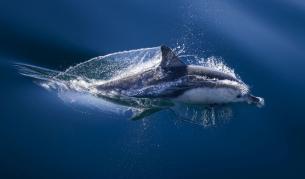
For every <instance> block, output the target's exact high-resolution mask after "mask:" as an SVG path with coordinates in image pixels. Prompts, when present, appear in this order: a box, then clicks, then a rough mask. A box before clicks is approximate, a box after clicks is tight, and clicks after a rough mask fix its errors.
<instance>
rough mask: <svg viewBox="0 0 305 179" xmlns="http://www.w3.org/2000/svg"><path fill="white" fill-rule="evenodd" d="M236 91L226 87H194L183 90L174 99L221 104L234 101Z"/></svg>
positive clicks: (185, 101) (186, 101)
mask: <svg viewBox="0 0 305 179" xmlns="http://www.w3.org/2000/svg"><path fill="white" fill-rule="evenodd" d="M237 94H238V92H237V91H236V90H234V89H228V88H195V89H191V90H188V91H185V92H184V93H183V94H182V95H180V96H178V97H177V98H175V99H174V100H175V101H179V102H184V103H194V104H222V103H230V102H235V101H234V100H236V95H237Z"/></svg>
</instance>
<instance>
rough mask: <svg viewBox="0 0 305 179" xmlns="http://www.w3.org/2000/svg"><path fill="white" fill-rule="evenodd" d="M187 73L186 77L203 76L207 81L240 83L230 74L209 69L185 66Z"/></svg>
mask: <svg viewBox="0 0 305 179" xmlns="http://www.w3.org/2000/svg"><path fill="white" fill-rule="evenodd" d="M187 73H188V75H197V76H204V77H206V78H208V79H216V80H230V81H236V82H240V80H239V79H238V78H236V77H234V76H232V75H230V74H227V73H224V72H221V71H218V70H215V69H212V68H209V67H203V66H194V65H189V66H187Z"/></svg>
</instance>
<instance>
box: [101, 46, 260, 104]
mask: <svg viewBox="0 0 305 179" xmlns="http://www.w3.org/2000/svg"><path fill="white" fill-rule="evenodd" d="M161 52H162V60H161V63H160V65H159V66H158V67H157V68H153V69H149V70H147V71H144V72H141V73H138V74H134V75H131V76H128V77H125V78H121V79H116V80H112V81H109V82H107V83H104V84H102V85H98V86H96V89H97V90H99V91H103V92H111V93H117V94H119V95H123V96H127V97H135V98H160V99H169V100H172V101H178V102H183V103H192V104H223V103H231V102H248V103H254V104H256V105H258V106H262V105H263V103H264V101H263V99H262V98H259V97H255V96H253V95H251V94H249V89H248V87H247V85H246V84H244V83H243V82H242V81H241V80H240V79H239V78H237V77H235V76H232V75H230V74H226V73H224V72H220V71H217V70H215V69H211V68H208V67H202V66H193V65H186V64H184V63H183V62H182V61H181V60H180V59H179V58H178V57H177V56H176V55H175V54H174V53H173V52H172V50H171V49H170V48H168V47H166V46H161Z"/></svg>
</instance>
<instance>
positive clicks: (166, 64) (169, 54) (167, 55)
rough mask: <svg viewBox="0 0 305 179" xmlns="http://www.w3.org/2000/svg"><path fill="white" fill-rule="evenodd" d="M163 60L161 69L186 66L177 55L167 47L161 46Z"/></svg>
mask: <svg viewBox="0 0 305 179" xmlns="http://www.w3.org/2000/svg"><path fill="white" fill-rule="evenodd" d="M161 53H162V59H161V63H160V66H161V68H170V67H181V66H185V64H184V63H183V62H182V61H181V60H180V59H179V58H178V57H177V56H176V55H175V53H174V52H173V51H172V50H171V49H170V48H169V47H167V46H165V45H162V46H161Z"/></svg>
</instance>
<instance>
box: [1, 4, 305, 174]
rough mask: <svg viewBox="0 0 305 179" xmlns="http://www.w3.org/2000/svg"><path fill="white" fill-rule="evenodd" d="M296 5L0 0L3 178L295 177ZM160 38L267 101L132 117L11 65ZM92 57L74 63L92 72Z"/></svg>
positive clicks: (299, 59) (301, 49)
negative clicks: (233, 76) (230, 75)
mask: <svg viewBox="0 0 305 179" xmlns="http://www.w3.org/2000/svg"><path fill="white" fill-rule="evenodd" d="M304 12H305V3H303V2H302V1H298V0H290V1H288V0H280V1H275V0H270V1H267V2H266V1H241V0H232V1H230V2H229V1H221V0H213V1H212V0H211V1H210V0H208V1H191V2H190V1H184V0H178V1H175V2H171V1H159V0H157V1H145V2H144V1H143V2H142V1H137V0H136V1H124V2H120V1H91V0H90V1H86V2H75V1H73V2H72V1H69V0H64V1H62V0H61V1H49V2H40V1H36V0H30V1H27V2H18V3H17V2H14V1H9V2H5V1H1V2H0V39H1V40H0V79H1V88H0V92H1V93H0V94H1V101H2V103H1V113H0V142H1V148H0V178H225V177H226V178H288V177H289V178H303V177H304V176H305V174H304V169H305V121H304V120H305V118H304V112H303V109H304V103H303V101H304V100H305V94H304V91H305V80H304V76H305V71H304V67H305V33H304V32H305V29H304V28H305V21H304V19H305V13H304ZM162 44H166V45H168V46H170V47H172V48H174V49H176V52H179V50H180V53H181V56H182V55H196V56H199V57H201V58H203V59H205V61H204V62H206V61H209V60H210V61H209V62H210V63H209V64H210V65H213V64H214V67H215V68H220V70H229V71H230V70H234V73H236V74H238V75H239V76H240V77H241V78H242V80H243V81H244V82H246V83H247V84H248V85H249V87H250V89H251V91H252V92H253V93H254V94H255V95H258V96H261V97H263V98H264V99H265V103H266V104H265V106H264V107H262V108H257V107H255V106H253V105H247V104H231V105H227V106H224V107H221V108H220V109H218V108H217V109H214V108H210V109H208V110H207V109H205V108H204V109H202V108H201V107H198V106H196V107H186V106H178V107H177V111H178V113H179V114H178V115H177V113H173V112H172V111H170V110H161V111H159V112H156V113H153V114H152V115H150V116H147V117H145V118H144V119H141V120H130V111H129V110H125V109H121V108H118V107H117V106H113V105H112V103H107V104H105V103H104V102H103V101H102V100H100V99H98V98H96V97H94V96H92V95H90V94H83V93H80V92H79V91H75V90H74V91H73V90H62V88H60V89H61V90H48V89H46V88H48V87H47V86H46V84H45V83H42V82H41V80H38V79H33V78H31V77H26V76H23V75H21V74H20V73H19V72H20V71H18V69H17V68H16V63H23V64H29V65H35V66H39V67H43V68H44V69H52V70H54V71H51V72H50V71H49V72H50V73H57V72H58V71H60V72H63V71H65V70H66V69H68V68H69V67H73V66H75V65H77V64H79V63H81V62H84V61H87V60H89V59H91V58H94V57H97V56H104V55H107V54H112V53H114V52H122V51H126V50H132V49H142V48H150V47H158V46H160V45H162ZM124 57H125V56H124ZM136 57H138V56H136ZM141 59H142V58H140V59H139V58H135V59H133V60H132V61H131V62H130V61H128V60H122V61H120V63H118V64H119V67H121V66H120V65H122V64H123V65H126V64H130V63H131V64H134V63H135V61H137V60H141ZM215 59H216V60H215ZM215 61H217V63H214V62H215ZM121 62H122V64H121ZM129 62H130V63H129ZM200 62H201V61H200V60H198V59H197V58H195V59H193V60H192V61H191V63H196V64H200ZM115 64H116V63H114V62H113V61H110V62H109V63H107V64H104V65H103V66H107V67H109V65H110V66H111V65H112V66H114V67H113V68H107V69H108V70H106V71H104V72H105V73H104V74H103V75H102V77H105V78H106V77H107V76H108V75H110V76H112V75H113V72H116V71H117V68H118V66H116V65H115ZM149 64H150V65H151V64H153V65H154V63H149ZM224 64H225V65H224ZM126 66H128V65H126ZM148 66H149V65H148ZM141 67H143V66H141ZM146 67H147V66H146ZM227 67H228V68H227ZM96 68H97V66H90V65H89V66H88V67H86V68H85V70H83V68H81V70H79V69H78V70H77V74H80V73H81V74H84V73H86V75H89V76H90V77H92V76H94V77H95V78H97V77H96V76H95V75H96V73H95V72H94V71H93V70H92V69H96ZM70 69H71V68H70ZM86 69H88V71H87V70H86ZM90 69H91V70H90ZM102 69H105V68H102ZM113 69H115V70H113ZM141 69H142V68H141ZM141 69H140V70H141ZM134 70H137V69H134ZM124 71H126V70H125V69H124V68H123V69H121V71H119V72H122V73H120V74H119V75H124V73H123V72H124ZM70 72H72V73H74V72H76V71H73V70H72V71H70ZM97 72H98V74H100V70H97ZM50 73H48V74H49V75H50ZM115 75H118V74H115ZM100 80H103V79H100ZM76 82H78V83H77V84H82V87H84V86H85V87H86V83H83V82H80V81H76ZM79 82H80V83H79ZM56 89H59V88H56ZM82 89H83V88H82ZM199 113H200V115H201V117H199V118H200V119H199V120H198V119H195V118H194V116H196V115H198V114H199ZM180 115H182V117H179V116H180ZM200 115H199V116H200Z"/></svg>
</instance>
